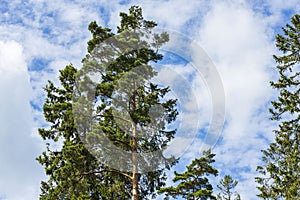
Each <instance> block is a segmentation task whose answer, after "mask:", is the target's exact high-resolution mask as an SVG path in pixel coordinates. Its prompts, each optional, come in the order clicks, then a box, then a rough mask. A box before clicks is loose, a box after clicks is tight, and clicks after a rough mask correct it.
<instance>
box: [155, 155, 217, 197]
mask: <svg viewBox="0 0 300 200" xmlns="http://www.w3.org/2000/svg"><path fill="white" fill-rule="evenodd" d="M214 156H215V154H212V153H211V151H210V150H208V151H204V152H203V156H202V157H201V158H198V159H194V160H193V161H192V162H191V164H190V165H188V166H187V167H186V171H185V172H183V173H178V172H176V171H175V172H174V174H175V177H174V179H173V181H174V183H178V184H177V186H170V187H165V188H162V189H160V190H159V193H165V195H166V197H165V199H169V197H170V196H171V197H173V198H176V197H178V196H180V197H182V198H185V199H191V200H192V199H193V200H196V199H201V200H204V199H216V197H215V196H214V195H213V194H212V193H213V187H212V185H211V184H210V183H209V180H208V176H209V175H214V176H217V175H218V170H217V169H215V168H213V167H212V166H211V164H212V163H213V162H215V160H214V159H213V157H214Z"/></svg>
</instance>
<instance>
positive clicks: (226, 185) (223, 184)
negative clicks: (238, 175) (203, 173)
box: [217, 175, 241, 200]
mask: <svg viewBox="0 0 300 200" xmlns="http://www.w3.org/2000/svg"><path fill="white" fill-rule="evenodd" d="M237 184H238V181H236V180H233V179H232V178H231V176H229V175H226V176H224V178H223V179H222V180H221V181H220V184H219V185H217V187H218V188H219V190H220V191H221V192H220V193H219V194H218V196H217V199H218V200H240V199H241V197H240V195H239V194H238V193H237V192H234V191H232V190H233V189H234V188H235V187H236V185H237Z"/></svg>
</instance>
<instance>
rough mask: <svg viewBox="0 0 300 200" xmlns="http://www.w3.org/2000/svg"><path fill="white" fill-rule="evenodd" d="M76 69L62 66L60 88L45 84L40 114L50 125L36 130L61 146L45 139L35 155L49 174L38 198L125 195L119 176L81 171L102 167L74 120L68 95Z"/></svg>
mask: <svg viewBox="0 0 300 200" xmlns="http://www.w3.org/2000/svg"><path fill="white" fill-rule="evenodd" d="M76 72H77V70H76V69H75V68H74V67H73V66H72V65H69V66H66V68H65V69H64V70H61V71H60V77H59V78H60V81H61V85H62V86H63V88H58V87H55V86H54V84H53V83H52V82H49V83H48V85H47V86H46V87H45V91H46V92H47V98H46V101H45V105H44V116H45V118H46V120H47V121H48V122H50V123H51V126H50V128H49V129H44V128H41V129H39V134H40V135H41V136H42V138H43V139H44V140H48V141H52V142H51V144H54V143H56V142H58V143H61V145H62V147H61V148H58V149H51V145H50V143H47V150H46V151H45V152H43V154H42V155H40V156H39V157H38V158H37V160H38V161H39V162H40V163H41V164H42V165H43V166H44V167H45V172H46V175H47V176H48V177H49V180H48V181H42V183H41V190H42V192H41V195H40V199H45V200H53V199H64V200H67V199H85V200H87V199H89V200H92V199H110V198H112V197H116V198H121V199H122V198H123V197H124V198H126V196H124V193H123V191H122V190H124V188H125V187H124V183H122V184H123V185H122V184H119V180H123V177H120V176H119V175H114V174H111V173H105V174H101V176H100V175H99V174H87V175H84V173H85V172H90V171H99V170H103V169H105V168H103V166H101V165H100V164H99V162H98V161H97V160H96V159H95V158H94V156H93V155H91V154H90V153H89V152H88V151H87V150H86V148H85V147H84V145H83V144H82V142H81V141H80V138H79V136H78V133H77V130H76V127H75V124H74V119H73V113H72V95H73V87H74V84H75V74H76ZM127 184H128V182H127ZM118 187H120V189H118V190H117V189H116V188H118ZM127 197H128V195H127Z"/></svg>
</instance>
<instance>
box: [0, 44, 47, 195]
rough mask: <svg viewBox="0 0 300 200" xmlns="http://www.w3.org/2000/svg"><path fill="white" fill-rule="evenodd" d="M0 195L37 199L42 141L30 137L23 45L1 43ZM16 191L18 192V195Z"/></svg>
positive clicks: (30, 121)
mask: <svg viewBox="0 0 300 200" xmlns="http://www.w3.org/2000/svg"><path fill="white" fill-rule="evenodd" d="M0 76H1V79H0V93H1V98H0V104H1V107H0V163H1V165H0V177H1V179H0V188H1V189H0V195H4V196H5V197H6V198H7V199H9V200H18V199H32V197H33V195H35V198H37V196H38V190H39V189H38V188H39V182H40V179H41V178H42V176H41V173H40V172H41V168H40V167H38V164H37V162H35V157H36V156H37V153H38V152H39V151H40V149H38V148H37V145H38V144H39V142H40V141H38V140H34V139H33V138H32V137H31V132H32V128H33V121H32V115H31V108H30V105H29V101H30V97H31V86H30V83H29V74H28V72H27V68H26V63H25V57H24V55H23V52H22V46H21V45H20V44H18V43H17V42H14V41H0ZM16 191H17V192H16Z"/></svg>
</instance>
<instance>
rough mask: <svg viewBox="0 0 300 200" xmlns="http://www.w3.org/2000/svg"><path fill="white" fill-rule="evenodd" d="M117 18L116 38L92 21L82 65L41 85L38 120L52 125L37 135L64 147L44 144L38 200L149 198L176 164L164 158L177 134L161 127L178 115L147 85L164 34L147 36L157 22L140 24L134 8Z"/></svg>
mask: <svg viewBox="0 0 300 200" xmlns="http://www.w3.org/2000/svg"><path fill="white" fill-rule="evenodd" d="M120 16H121V24H120V26H119V27H117V33H116V34H115V33H113V32H112V31H111V29H109V28H103V27H101V26H99V25H98V24H97V23H96V22H91V23H90V25H89V30H90V31H91V33H92V35H93V38H92V39H91V40H90V41H89V42H88V54H87V55H86V57H85V58H84V59H83V60H82V63H83V67H82V68H81V69H80V70H76V69H75V68H74V67H73V66H67V67H66V69H64V70H62V71H61V77H60V80H61V85H62V86H63V89H59V88H57V87H55V86H54V85H53V83H51V82H49V84H48V85H47V87H46V91H47V99H46V102H45V105H44V115H45V118H46V120H47V121H48V122H50V123H52V125H51V127H50V129H40V130H39V132H40V135H41V136H42V137H43V139H45V140H46V139H48V140H51V141H52V142H57V141H62V142H63V145H62V148H61V150H53V149H51V148H50V146H51V145H50V144H48V147H47V151H46V152H44V153H43V155H41V156H40V157H39V158H38V161H39V162H40V163H41V164H42V165H44V166H45V169H46V174H47V175H49V180H48V182H42V194H41V198H42V199H76V198H78V199H130V198H132V199H134V200H136V199H138V198H141V199H145V198H155V194H156V192H155V191H156V190H157V189H159V188H160V187H161V186H163V185H164V181H165V179H166V175H165V173H164V170H165V169H167V168H170V167H171V166H172V165H173V164H174V163H175V162H176V159H174V158H173V157H171V158H165V157H164V156H163V149H164V148H165V147H166V146H167V144H168V143H169V142H170V140H171V139H172V138H173V137H174V134H175V133H176V131H175V130H172V129H171V130H169V129H167V126H168V124H170V123H172V122H173V121H174V120H175V119H176V116H177V114H178V112H177V110H176V108H175V106H176V100H175V99H166V98H165V95H166V94H167V93H168V92H169V88H168V87H165V88H163V87H160V86H158V85H157V84H155V83H153V82H151V79H152V78H153V77H155V76H156V75H157V72H156V71H155V70H154V68H153V67H152V66H151V65H150V64H149V63H151V62H157V61H159V60H161V59H162V55H161V54H159V53H158V50H159V47H160V46H161V45H162V44H164V43H165V42H167V41H168V39H169V37H168V34H167V33H161V34H156V33H153V32H152V31H151V30H152V29H153V28H154V27H155V26H156V23H155V22H153V21H147V20H144V19H143V17H142V10H141V8H140V7H138V6H132V7H131V8H130V9H129V14H127V13H120ZM95 75H96V77H97V76H98V79H97V80H94V79H93V78H95ZM52 142H51V144H52ZM109 145H110V146H109ZM116 149H117V150H118V151H115V150H116ZM129 155H130V156H129ZM143 170H144V171H143Z"/></svg>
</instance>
